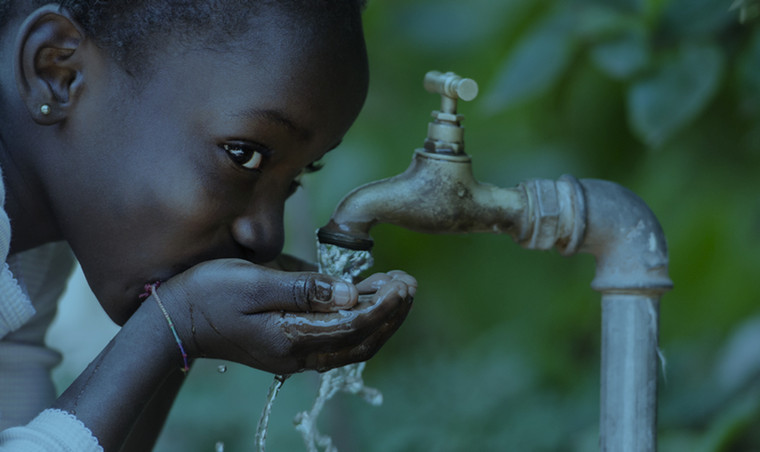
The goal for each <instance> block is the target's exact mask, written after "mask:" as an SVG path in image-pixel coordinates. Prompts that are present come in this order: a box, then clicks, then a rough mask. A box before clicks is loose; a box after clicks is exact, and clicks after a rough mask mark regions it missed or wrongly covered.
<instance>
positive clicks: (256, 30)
mask: <svg viewBox="0 0 760 452" xmlns="http://www.w3.org/2000/svg"><path fill="white" fill-rule="evenodd" d="M310 20H311V19H309V18H308V17H293V16H291V15H286V14H280V13H277V12H274V13H272V14H265V15H257V16H254V17H252V18H251V19H250V21H248V26H247V28H245V29H242V30H239V31H238V32H237V33H234V34H233V36H226V35H225V36H220V37H219V40H217V41H216V42H215V45H213V46H209V45H208V43H207V42H205V40H201V39H198V40H197V41H194V40H193V39H192V38H188V37H182V38H175V37H172V36H169V37H167V39H165V40H164V43H165V44H164V45H163V47H164V48H162V49H157V50H155V52H154V55H153V57H152V58H151V60H152V61H151V64H150V66H151V70H150V71H149V75H147V77H146V79H147V81H148V84H153V85H154V89H159V90H170V91H171V90H176V89H182V90H185V91H189V90H195V92H194V94H193V95H192V97H193V98H194V100H196V101H203V100H206V101H212V100H214V101H215V102H219V101H220V99H225V102H226V103H227V105H229V106H230V107H233V106H235V107H237V108H236V109H237V110H240V111H243V110H247V109H250V105H249V104H250V101H251V99H252V98H255V101H256V104H257V105H258V106H260V107H267V108H271V109H275V108H276V107H278V106H281V105H283V104H290V105H292V106H303V107H304V108H311V109H313V108H318V109H319V110H321V111H323V112H326V111H329V110H330V109H331V108H332V107H334V106H335V105H336V103H341V102H336V101H337V100H340V99H341V98H343V100H351V99H352V98H355V99H356V101H355V103H356V102H358V105H356V106H355V108H356V109H357V112H358V108H360V107H361V104H362V103H363V100H364V96H365V95H366V89H367V80H368V68H367V56H366V49H365V46H364V39H363V36H362V33H361V25H360V23H358V24H353V25H351V24H348V25H347V24H346V23H345V20H346V19H341V20H337V19H336V20H335V21H334V22H336V24H339V25H340V26H324V25H326V24H325V23H324V22H325V20H324V19H323V20H315V21H313V22H309V21H310ZM357 20H358V19H357ZM333 25H335V24H333ZM222 38H225V39H226V40H223V39H222ZM162 84H163V85H164V86H161V85H162ZM342 103H345V102H342Z"/></svg>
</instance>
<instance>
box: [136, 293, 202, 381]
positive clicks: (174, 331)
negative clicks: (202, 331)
mask: <svg viewBox="0 0 760 452" xmlns="http://www.w3.org/2000/svg"><path fill="white" fill-rule="evenodd" d="M159 285H161V281H156V282H154V283H153V284H146V285H145V293H143V294H141V295H140V298H141V299H145V298H148V297H149V296H151V295H153V298H155V299H156V303H157V304H158V307H159V308H161V312H163V313H164V318H165V319H166V323H168V324H169V329H170V330H172V335H173V336H174V340H175V341H176V342H177V345H178V346H179V351H180V352H181V353H182V362H183V364H184V366H183V367H182V369H181V370H182V372H184V373H187V372H188V371H189V370H190V366H189V365H188V363H187V353H186V352H185V347H183V346H182V339H180V338H179V335H178V334H177V329H176V328H174V322H172V318H171V317H169V313H168V312H166V308H165V307H164V304H163V303H162V302H161V298H159V296H158V291H157V290H156V289H158V286H159Z"/></svg>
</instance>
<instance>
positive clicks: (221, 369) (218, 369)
mask: <svg viewBox="0 0 760 452" xmlns="http://www.w3.org/2000/svg"><path fill="white" fill-rule="evenodd" d="M216 371H217V372H219V373H220V374H223V373H225V372H227V366H225V365H224V364H220V365H219V367H217V368H216ZM217 444H219V443H217ZM222 447H224V445H222Z"/></svg>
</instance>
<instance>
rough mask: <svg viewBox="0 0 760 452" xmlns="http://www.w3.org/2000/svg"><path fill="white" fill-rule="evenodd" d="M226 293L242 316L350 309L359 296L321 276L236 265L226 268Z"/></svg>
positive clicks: (349, 286)
mask: <svg viewBox="0 0 760 452" xmlns="http://www.w3.org/2000/svg"><path fill="white" fill-rule="evenodd" d="M226 270H227V273H226V274H225V279H226V281H229V282H228V283H227V284H225V285H223V286H222V287H219V288H218V290H222V291H225V292H226V293H225V295H226V296H227V297H229V298H228V299H230V300H239V301H238V303H239V306H240V308H239V309H240V310H241V312H244V313H246V314H255V313H259V312H267V311H291V312H332V311H337V310H340V309H350V308H351V307H352V306H354V305H355V304H356V302H357V299H358V297H359V292H358V290H357V289H356V286H354V285H353V284H351V283H347V282H345V281H343V280H341V279H338V278H334V277H331V276H328V275H323V274H321V273H313V272H284V271H280V270H274V269H271V268H267V267H263V266H259V265H254V264H251V263H249V262H245V261H239V262H234V263H231V264H229V265H227V266H226Z"/></svg>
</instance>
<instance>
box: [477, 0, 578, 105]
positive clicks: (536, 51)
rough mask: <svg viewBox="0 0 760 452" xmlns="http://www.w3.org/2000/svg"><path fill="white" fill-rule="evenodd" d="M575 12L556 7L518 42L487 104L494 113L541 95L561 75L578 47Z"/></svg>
mask: <svg viewBox="0 0 760 452" xmlns="http://www.w3.org/2000/svg"><path fill="white" fill-rule="evenodd" d="M571 25H572V16H571V15H570V14H567V13H565V12H563V11H562V9H561V8H560V10H558V11H553V12H552V13H550V14H549V16H548V17H546V18H544V19H543V20H542V21H541V22H539V23H538V25H536V26H535V27H534V28H533V29H531V30H530V31H528V32H527V34H526V35H525V36H524V37H523V38H522V39H521V40H520V41H519V42H518V43H517V44H516V46H515V48H514V49H513V50H512V52H510V54H509V56H508V57H507V59H506V60H505V61H504V63H503V64H502V66H501V68H500V69H499V70H497V75H496V81H495V82H494V84H493V86H492V87H491V90H490V92H489V93H488V95H487V96H486V99H485V101H484V106H485V108H486V110H488V111H489V112H491V113H496V112H499V111H503V110H507V109H509V108H510V107H512V106H514V105H516V104H518V103H520V102H523V101H526V100H528V99H531V98H533V97H536V96H539V95H541V94H543V93H545V92H546V91H547V90H549V89H550V88H551V87H552V86H554V84H555V83H556V82H557V81H558V80H559V79H560V76H561V75H562V73H563V71H564V70H565V68H566V67H567V65H568V63H569V62H570V56H571V54H572V50H573V47H574V39H573V34H572V26H571Z"/></svg>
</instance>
